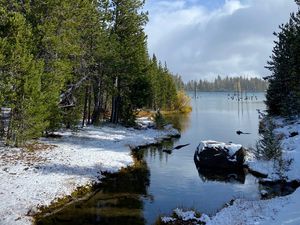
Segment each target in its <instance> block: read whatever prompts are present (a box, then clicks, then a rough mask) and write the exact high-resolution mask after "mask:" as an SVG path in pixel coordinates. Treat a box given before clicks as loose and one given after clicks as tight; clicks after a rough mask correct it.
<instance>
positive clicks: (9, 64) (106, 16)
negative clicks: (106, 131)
mask: <svg viewBox="0 0 300 225" xmlns="http://www.w3.org/2000/svg"><path fill="white" fill-rule="evenodd" d="M144 3H145V2H144V1H143V0H97V1H92V0H72V1H69V0H43V1H40V0H38V1H33V0H24V1H17V0H11V1H6V0H1V1H0V106H1V107H2V109H9V110H10V111H9V114H10V121H9V128H8V131H7V136H6V141H7V143H10V144H13V145H22V144H23V143H24V142H25V141H26V140H29V139H32V138H38V137H40V136H42V135H44V134H49V133H52V132H53V131H55V130H57V129H59V128H61V127H65V128H72V127H76V126H77V125H78V122H79V121H82V125H85V124H93V125H99V123H100V121H102V120H103V119H108V120H110V121H111V122H112V123H122V124H124V125H132V124H133V123H134V121H135V112H136V111H137V110H138V109H140V108H148V109H154V110H157V109H162V110H176V108H175V107H176V106H177V105H178V104H177V101H178V97H177V96H178V95H177V92H178V90H179V89H178V88H177V86H176V84H175V81H174V79H173V78H174V77H173V75H172V74H171V72H170V71H169V70H168V68H167V65H166V64H164V65H163V64H162V63H161V62H160V61H159V60H158V59H157V58H156V56H155V55H153V56H151V57H150V56H149V54H148V51H147V36H146V35H145V32H144V27H145V25H146V23H147V21H148V16H147V12H144V11H143V6H144ZM180 93H181V92H180ZM181 94H182V93H181ZM0 135H1V134H0Z"/></svg>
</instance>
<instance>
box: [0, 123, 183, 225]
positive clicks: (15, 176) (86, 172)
mask: <svg viewBox="0 0 300 225" xmlns="http://www.w3.org/2000/svg"><path fill="white" fill-rule="evenodd" d="M146 123H147V121H146ZM57 134H58V136H57V138H43V139H40V140H39V141H38V142H35V143H31V144H29V145H27V146H26V148H9V147H0V180H1V183H0V225H30V224H32V223H33V217H32V216H33V215H35V214H36V213H38V212H39V211H40V208H42V207H47V206H50V205H51V204H53V203H55V202H57V201H58V199H61V198H64V197H66V196H71V194H72V193H74V192H75V191H76V190H78V188H79V187H91V186H93V184H96V183H99V182H101V178H103V176H104V175H103V173H104V172H117V171H119V170H120V169H121V168H124V167H127V166H130V165H133V163H134V161H133V158H132V156H131V155H130V151H129V148H135V147H138V146H144V145H149V144H154V143H157V142H160V141H161V140H162V139H164V138H168V137H170V136H176V135H178V134H179V132H178V131H177V130H175V129H173V128H171V127H170V126H169V127H167V128H166V129H165V130H154V129H143V130H137V129H133V128H125V127H121V126H114V125H105V126H102V127H85V128H83V129H79V130H78V131H77V132H72V131H64V132H59V133H57ZM70 198H71V197H70Z"/></svg>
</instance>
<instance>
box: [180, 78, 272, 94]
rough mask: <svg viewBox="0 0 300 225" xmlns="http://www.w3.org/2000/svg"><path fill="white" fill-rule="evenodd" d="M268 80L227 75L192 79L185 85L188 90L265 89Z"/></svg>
mask: <svg viewBox="0 0 300 225" xmlns="http://www.w3.org/2000/svg"><path fill="white" fill-rule="evenodd" d="M267 87H268V82H266V81H264V80H263V79H260V78H245V77H242V76H240V77H228V76H227V77H225V78H221V77H220V76H218V77H217V78H216V79H214V80H213V81H207V80H199V81H194V80H191V81H189V82H187V84H185V85H184V89H185V90H187V91H195V90H197V91H252V92H259V91H265V90H266V89H267Z"/></svg>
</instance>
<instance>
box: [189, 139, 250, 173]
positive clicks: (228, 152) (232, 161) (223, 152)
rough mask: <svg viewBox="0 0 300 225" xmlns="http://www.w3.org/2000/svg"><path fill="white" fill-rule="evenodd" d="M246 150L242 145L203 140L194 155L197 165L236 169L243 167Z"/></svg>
mask: <svg viewBox="0 0 300 225" xmlns="http://www.w3.org/2000/svg"><path fill="white" fill-rule="evenodd" d="M245 155H246V150H245V149H244V148H243V147H242V145H237V144H232V143H229V144H226V143H223V142H217V141H202V142H201V143H200V144H199V146H198V147H197V150H196V152H195V155H194V161H195V163H196V165H197V166H199V167H202V168H217V169H225V170H235V169H240V168H242V167H243V164H244V161H245Z"/></svg>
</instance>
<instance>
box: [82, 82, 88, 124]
mask: <svg viewBox="0 0 300 225" xmlns="http://www.w3.org/2000/svg"><path fill="white" fill-rule="evenodd" d="M88 94H89V86H88V85H87V86H86V87H85V96H84V106H83V118H82V124H81V127H84V123H85V120H86V112H87V103H88Z"/></svg>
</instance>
